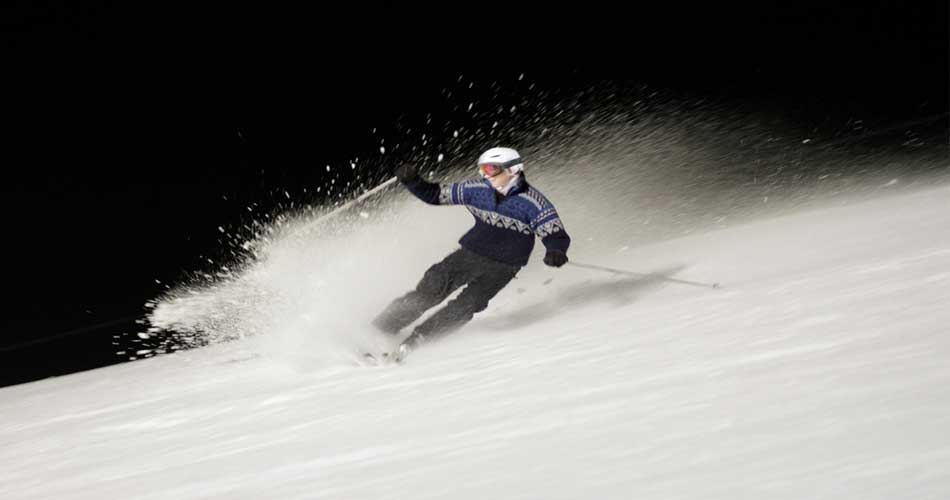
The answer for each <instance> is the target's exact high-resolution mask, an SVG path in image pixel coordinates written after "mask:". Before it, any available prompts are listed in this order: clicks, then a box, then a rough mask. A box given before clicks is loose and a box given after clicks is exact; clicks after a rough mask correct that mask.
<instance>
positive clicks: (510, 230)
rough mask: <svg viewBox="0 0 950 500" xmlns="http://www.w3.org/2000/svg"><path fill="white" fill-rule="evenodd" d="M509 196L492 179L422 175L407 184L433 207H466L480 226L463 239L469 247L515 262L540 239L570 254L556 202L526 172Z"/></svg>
mask: <svg viewBox="0 0 950 500" xmlns="http://www.w3.org/2000/svg"><path fill="white" fill-rule="evenodd" d="M519 177H520V180H519V182H518V184H517V185H515V186H514V187H513V188H512V189H511V191H509V192H508V194H507V195H502V194H501V193H499V192H498V191H496V190H495V188H494V187H492V185H491V182H489V181H488V179H472V180H468V181H464V182H454V183H441V184H433V183H431V182H426V181H424V180H422V179H421V178H416V179H414V180H412V181H407V182H404V184H405V186H406V188H408V189H409V191H410V192H412V194H414V195H415V196H416V197H417V198H419V199H420V200H422V201H424V202H426V203H428V204H430V205H464V206H465V208H467V209H468V211H469V212H471V214H472V216H474V217H475V225H474V226H473V227H472V228H471V229H469V230H468V232H467V233H465V234H464V235H463V236H462V238H461V239H460V240H459V244H461V245H462V247H463V248H465V249H467V250H470V251H472V252H474V253H476V254H478V255H481V256H483V257H487V258H489V259H492V260H495V261H498V262H503V263H505V264H509V265H512V266H517V267H522V266H524V265H526V264H527V263H528V258H529V257H530V256H531V251H532V250H533V249H534V237H535V236H537V237H539V238H541V243H543V244H544V246H545V248H547V249H548V251H550V250H559V251H561V252H564V253H565V254H566V253H567V248H568V247H569V246H570V244H571V238H570V236H568V234H567V231H565V230H564V223H563V222H561V217H560V216H559V215H558V213H557V210H556V209H555V208H554V205H553V204H551V202H550V201H548V199H547V198H545V197H544V195H543V194H541V192H540V191H538V190H537V189H535V188H533V187H531V185H529V184H528V181H527V180H526V179H525V177H524V175H523V174H522V175H520V176H519Z"/></svg>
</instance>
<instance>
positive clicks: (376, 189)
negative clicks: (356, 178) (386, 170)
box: [314, 177, 399, 222]
mask: <svg viewBox="0 0 950 500" xmlns="http://www.w3.org/2000/svg"><path fill="white" fill-rule="evenodd" d="M397 180H399V178H398V177H393V178H392V179H389V180H388V181H386V182H384V183H382V184H380V185H378V186H376V187H374V188H373V189H370V190H369V191H367V192H365V193H363V194H361V195H360V196H359V197H357V198H356V199H353V200H350V201H348V202H346V203H344V204H342V205H340V206H338V207H336V208H334V209H333V210H332V211H330V212H328V213H326V214H324V215H323V216H321V217H320V218H319V219H317V220H316V221H314V222H318V221H321V220H323V219H327V218H330V217H331V216H333V215H336V214H337V213H338V212H342V211H343V210H346V209H347V208H349V207H350V205H354V204H356V203H359V202H361V201H363V200H365V199H366V198H369V197H370V196H372V195H374V194H376V193H378V192H379V191H382V190H383V189H384V188H386V187H387V186H389V185H390V184H392V183H394V182H396V181H397Z"/></svg>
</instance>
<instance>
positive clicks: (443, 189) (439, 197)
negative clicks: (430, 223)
mask: <svg viewBox="0 0 950 500" xmlns="http://www.w3.org/2000/svg"><path fill="white" fill-rule="evenodd" d="M403 184H404V185H405V186H406V189H408V190H409V192H411V193H412V194H414V195H415V196H416V198H419V199H420V200H422V201H424V202H426V203H428V204H430V205H465V204H466V194H469V198H471V197H472V196H471V195H472V190H473V189H479V188H480V187H481V183H480V182H479V181H465V182H444V183H439V184H435V183H432V182H427V181H424V180H422V178H417V179H415V180H412V181H408V182H403Z"/></svg>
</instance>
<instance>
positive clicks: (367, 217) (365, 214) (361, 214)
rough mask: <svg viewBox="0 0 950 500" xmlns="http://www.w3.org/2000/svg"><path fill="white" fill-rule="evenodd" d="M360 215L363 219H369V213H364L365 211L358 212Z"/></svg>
mask: <svg viewBox="0 0 950 500" xmlns="http://www.w3.org/2000/svg"><path fill="white" fill-rule="evenodd" d="M360 217H362V218H364V219H369V214H368V213H366V212H360Z"/></svg>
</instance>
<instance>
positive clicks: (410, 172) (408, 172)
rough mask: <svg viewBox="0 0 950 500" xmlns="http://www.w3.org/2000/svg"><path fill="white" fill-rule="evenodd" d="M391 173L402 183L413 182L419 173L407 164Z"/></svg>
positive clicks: (413, 166)
mask: <svg viewBox="0 0 950 500" xmlns="http://www.w3.org/2000/svg"><path fill="white" fill-rule="evenodd" d="M393 173H394V174H395V175H396V177H398V178H399V180H400V181H402V182H410V181H414V180H416V179H417V178H418V177H419V171H418V170H417V169H416V167H415V165H411V164H408V163H404V164H402V165H400V166H398V167H396V170H395V171H394V172H393Z"/></svg>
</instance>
